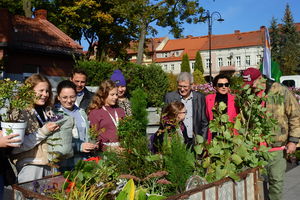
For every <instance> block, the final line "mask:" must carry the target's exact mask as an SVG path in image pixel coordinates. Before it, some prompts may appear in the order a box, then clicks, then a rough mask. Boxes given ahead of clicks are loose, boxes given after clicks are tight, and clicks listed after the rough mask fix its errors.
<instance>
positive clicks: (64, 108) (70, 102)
mask: <svg viewBox="0 0 300 200" xmlns="http://www.w3.org/2000/svg"><path fill="white" fill-rule="evenodd" d="M76 97H77V94H76V85H75V84H74V83H73V82H71V81H69V80H64V81H62V82H60V83H59V84H58V86H57V100H58V104H56V105H55V107H56V112H62V113H64V114H67V115H69V116H72V117H73V118H74V121H75V126H74V128H73V130H72V134H73V139H72V146H73V151H74V156H73V157H72V158H69V159H66V160H64V161H61V162H60V163H59V164H58V165H59V166H60V171H66V170H72V169H73V168H74V166H75V164H76V163H77V161H79V160H81V159H86V158H87V157H88V156H89V153H90V152H93V151H94V150H95V149H96V148H97V147H98V145H96V144H93V143H90V142H89V135H88V131H89V122H88V119H87V115H86V113H85V111H84V110H83V109H82V108H79V107H77V106H76V105H75V102H76Z"/></svg>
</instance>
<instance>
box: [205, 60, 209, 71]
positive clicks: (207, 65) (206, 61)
mask: <svg viewBox="0 0 300 200" xmlns="http://www.w3.org/2000/svg"><path fill="white" fill-rule="evenodd" d="M205 66H206V68H207V69H209V58H206V60H205Z"/></svg>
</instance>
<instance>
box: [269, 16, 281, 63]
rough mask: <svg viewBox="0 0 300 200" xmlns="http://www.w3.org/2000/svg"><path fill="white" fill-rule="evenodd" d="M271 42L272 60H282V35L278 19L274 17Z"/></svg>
mask: <svg viewBox="0 0 300 200" xmlns="http://www.w3.org/2000/svg"><path fill="white" fill-rule="evenodd" d="M270 40H271V41H270V42H271V56H272V60H274V61H276V62H279V61H280V43H281V35H280V30H279V28H278V24H277V20H276V19H275V18H274V17H273V18H272V20H271V26H270Z"/></svg>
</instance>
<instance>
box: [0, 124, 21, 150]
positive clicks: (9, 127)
mask: <svg viewBox="0 0 300 200" xmlns="http://www.w3.org/2000/svg"><path fill="white" fill-rule="evenodd" d="M1 127H2V131H3V136H7V135H10V134H15V133H16V134H19V135H18V136H16V137H14V139H20V140H21V141H20V142H15V143H13V144H16V145H21V144H22V143H23V141H24V135H25V129H26V127H27V122H1Z"/></svg>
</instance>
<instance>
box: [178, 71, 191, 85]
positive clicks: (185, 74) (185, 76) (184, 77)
mask: <svg viewBox="0 0 300 200" xmlns="http://www.w3.org/2000/svg"><path fill="white" fill-rule="evenodd" d="M179 81H189V82H190V84H192V83H194V77H193V75H192V74H191V73H189V72H181V73H180V74H179V75H178V76H177V82H179Z"/></svg>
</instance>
